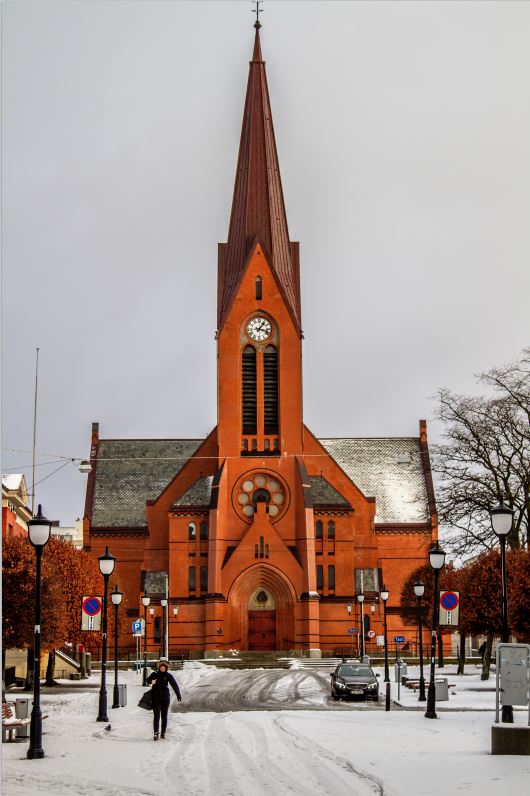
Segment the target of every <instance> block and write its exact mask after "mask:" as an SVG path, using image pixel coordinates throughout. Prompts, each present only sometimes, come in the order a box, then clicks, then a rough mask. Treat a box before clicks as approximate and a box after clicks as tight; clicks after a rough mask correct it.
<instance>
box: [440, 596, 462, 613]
mask: <svg viewBox="0 0 530 796" xmlns="http://www.w3.org/2000/svg"><path fill="white" fill-rule="evenodd" d="M458 603H459V599H458V594H455V593H454V591H444V592H443V594H442V596H441V597H440V605H441V606H442V608H444V609H445V610H446V611H454V610H455V608H458Z"/></svg>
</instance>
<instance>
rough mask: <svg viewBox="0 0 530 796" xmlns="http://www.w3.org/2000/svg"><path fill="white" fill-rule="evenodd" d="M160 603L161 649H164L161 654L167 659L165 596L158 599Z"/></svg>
mask: <svg viewBox="0 0 530 796" xmlns="http://www.w3.org/2000/svg"><path fill="white" fill-rule="evenodd" d="M160 605H161V606H162V639H163V642H162V649H163V650H164V652H163V655H164V657H165V658H167V659H169V650H168V646H169V645H168V641H167V638H166V628H167V621H166V611H167V597H162V599H161V600H160Z"/></svg>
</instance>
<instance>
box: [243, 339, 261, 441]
mask: <svg viewBox="0 0 530 796" xmlns="http://www.w3.org/2000/svg"><path fill="white" fill-rule="evenodd" d="M241 370H242V383H243V397H242V403H243V406H242V411H243V434H256V433H257V425H258V379H257V375H258V373H257V367H256V349H255V348H254V347H253V346H251V345H247V346H246V347H245V348H244V349H243V355H242V357H241Z"/></svg>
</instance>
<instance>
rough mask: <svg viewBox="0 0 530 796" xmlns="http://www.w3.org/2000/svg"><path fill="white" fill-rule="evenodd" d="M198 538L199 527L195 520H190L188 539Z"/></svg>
mask: <svg viewBox="0 0 530 796" xmlns="http://www.w3.org/2000/svg"><path fill="white" fill-rule="evenodd" d="M196 538H197V528H196V527H195V523H194V522H190V523H189V525H188V539H190V540H195V539H196Z"/></svg>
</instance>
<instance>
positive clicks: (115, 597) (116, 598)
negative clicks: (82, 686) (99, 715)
mask: <svg viewBox="0 0 530 796" xmlns="http://www.w3.org/2000/svg"><path fill="white" fill-rule="evenodd" d="M122 597H123V593H122V592H121V591H120V590H119V589H118V586H115V587H114V591H112V592H111V593H110V599H111V600H112V604H113V606H114V692H113V697H112V707H113V708H119V707H120V690H119V688H118V608H119V605H120V603H121V598H122Z"/></svg>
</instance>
